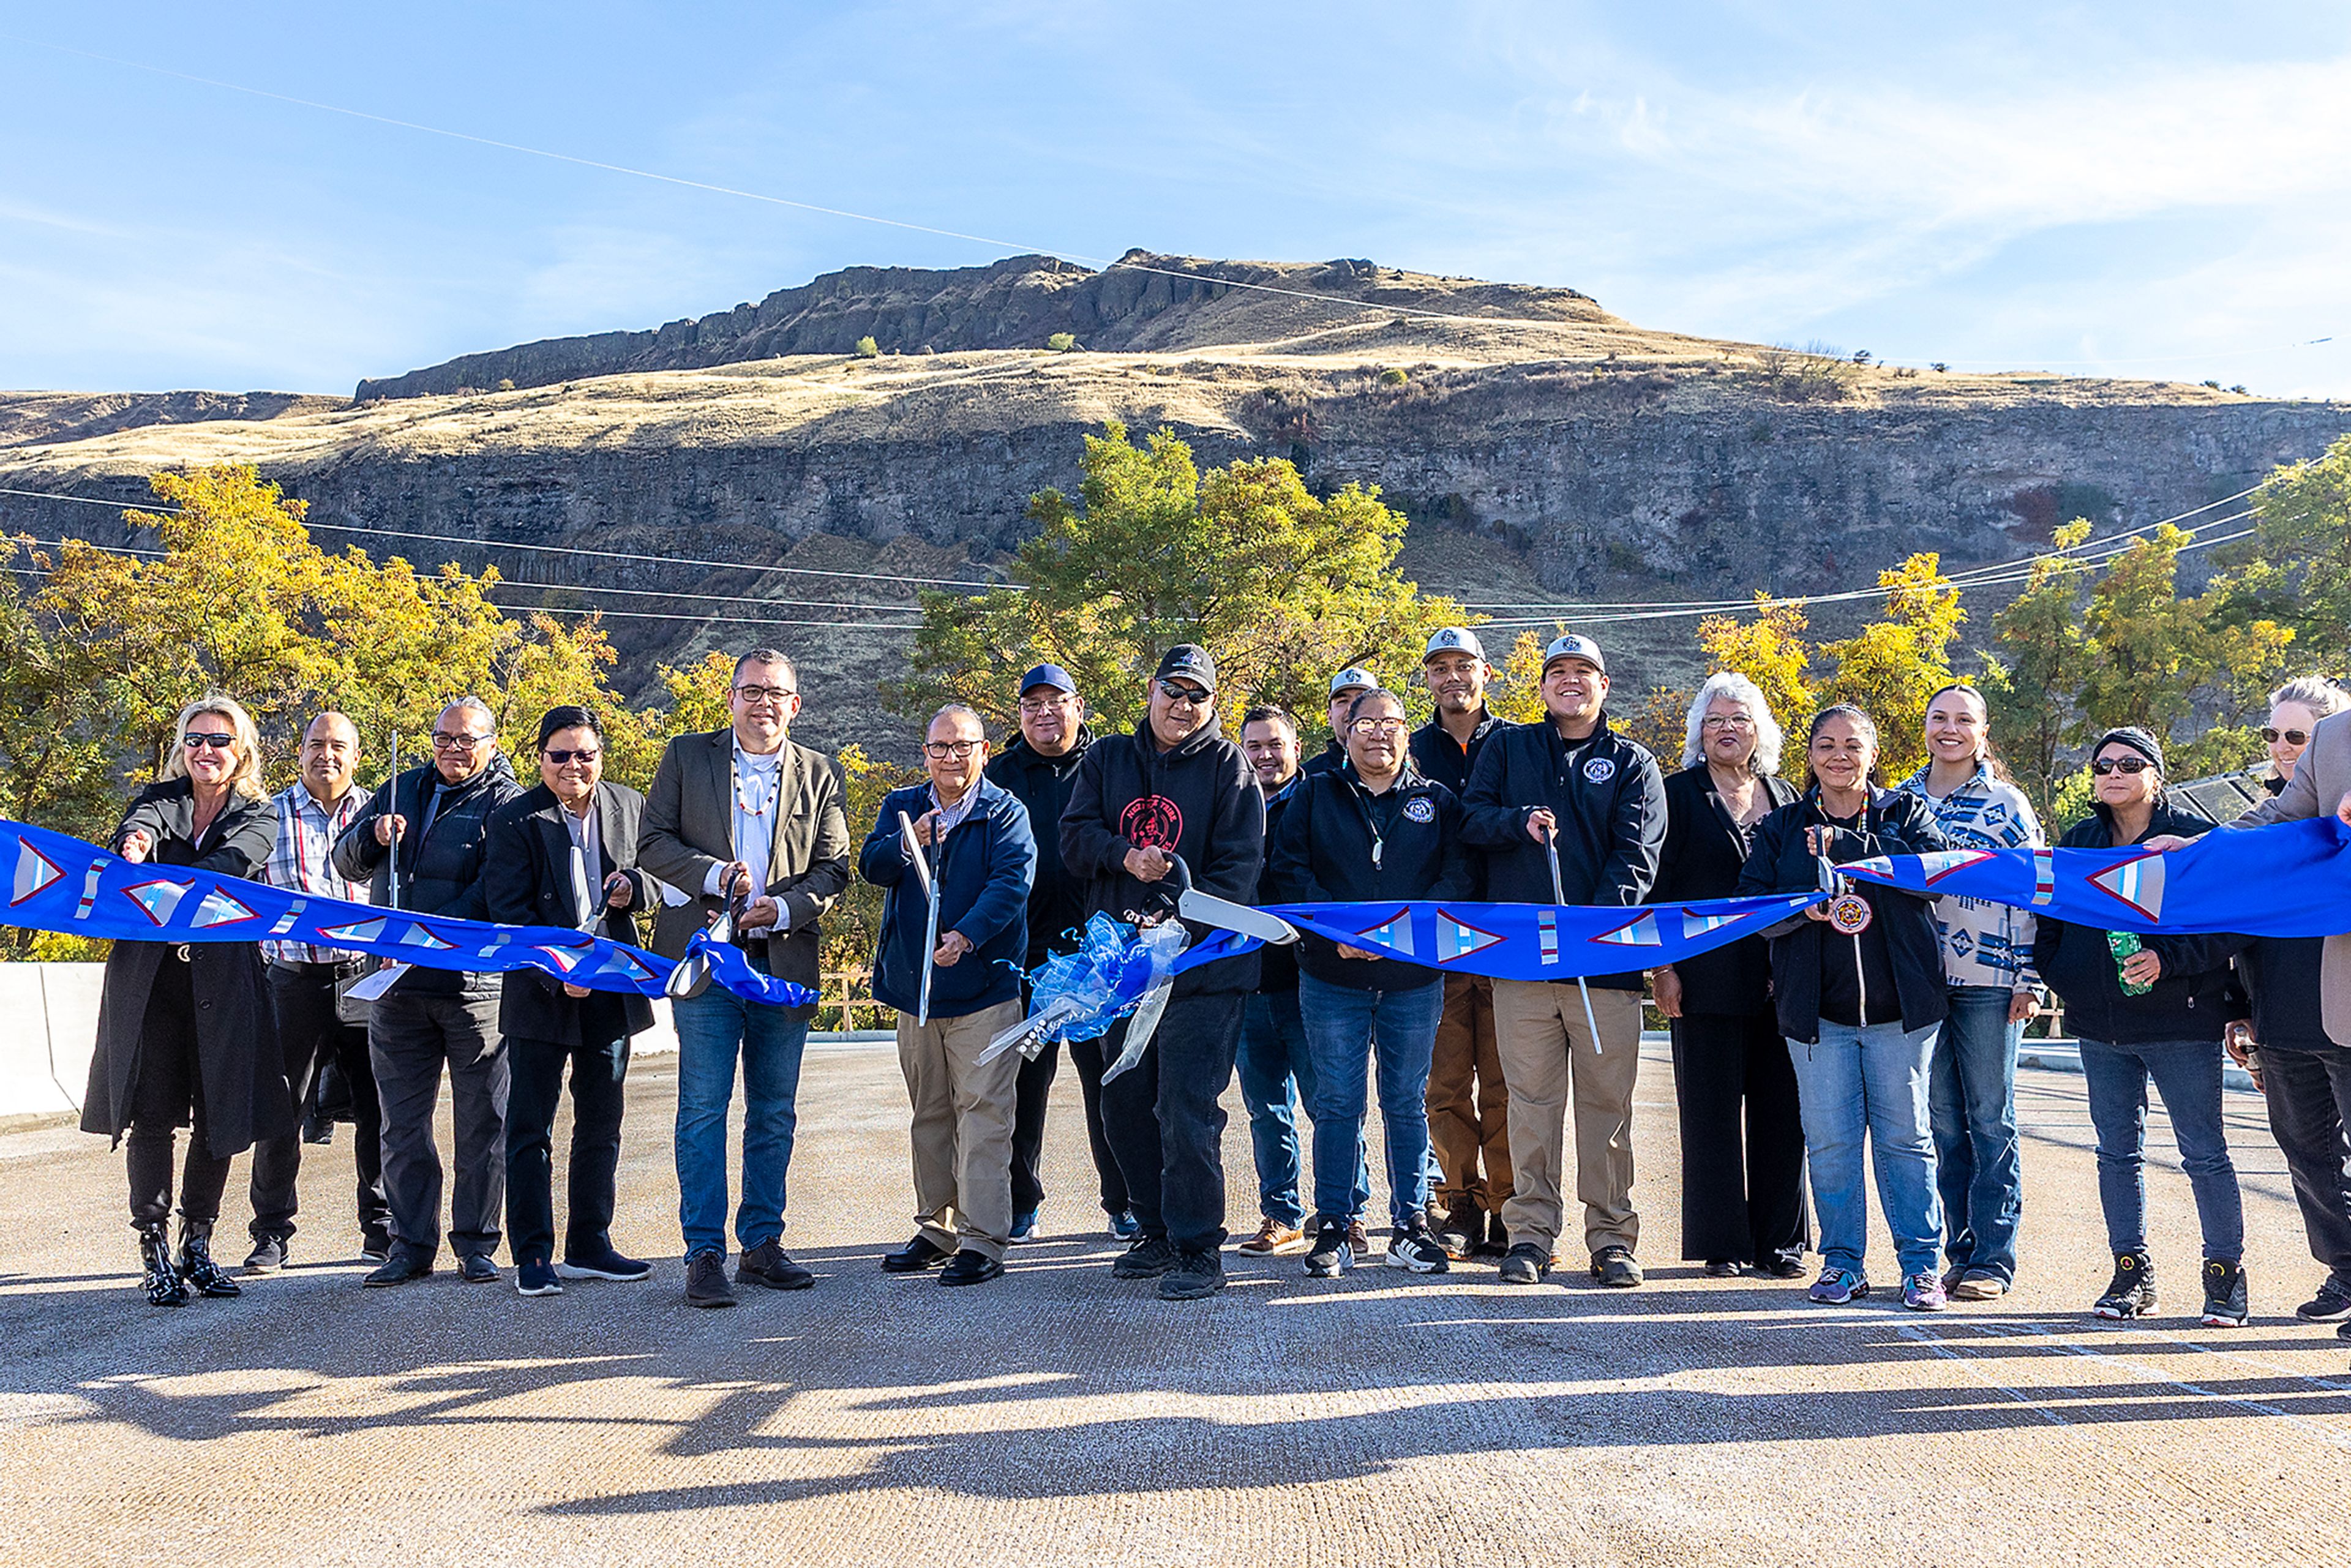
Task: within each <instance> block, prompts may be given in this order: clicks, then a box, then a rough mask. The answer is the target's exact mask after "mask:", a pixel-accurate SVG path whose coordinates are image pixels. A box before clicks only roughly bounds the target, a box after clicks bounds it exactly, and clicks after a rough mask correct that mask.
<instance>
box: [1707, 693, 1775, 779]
mask: <svg viewBox="0 0 2351 1568" xmlns="http://www.w3.org/2000/svg"><path fill="white" fill-rule="evenodd" d="M1717 697H1721V698H1723V699H1725V700H1727V701H1729V702H1735V703H1737V704H1738V705H1739V706H1740V707H1743V708H1745V709H1746V710H1747V716H1748V717H1749V718H1750V719H1753V720H1754V721H1755V754H1754V756H1752V757H1751V758H1749V759H1748V764H1747V765H1748V767H1750V768H1752V769H1753V770H1754V771H1756V772H1758V773H1777V772H1778V771H1780V740H1781V736H1780V721H1779V720H1778V719H1776V718H1773V717H1772V716H1771V704H1770V703H1769V702H1766V701H1765V700H1764V698H1763V688H1762V687H1761V686H1759V685H1756V684H1755V683H1754V682H1753V681H1750V680H1749V679H1748V678H1747V677H1746V676H1745V675H1742V674H1740V673H1739V672H1738V671H1736V670H1717V671H1716V672H1715V673H1714V674H1710V675H1708V677H1707V678H1706V685H1702V686H1700V687H1698V695H1697V696H1696V697H1694V698H1692V699H1691V701H1690V709H1689V731H1688V733H1687V735H1686V736H1685V737H1683V740H1682V766H1683V767H1685V768H1695V767H1697V766H1698V762H1699V760H1700V759H1701V758H1704V757H1705V756H1706V747H1704V746H1703V745H1702V744H1700V741H1699V736H1700V734H1701V732H1702V731H1703V729H1704V727H1705V724H1706V710H1707V709H1708V708H1709V707H1711V706H1714V700H1715V698H1717Z"/></svg>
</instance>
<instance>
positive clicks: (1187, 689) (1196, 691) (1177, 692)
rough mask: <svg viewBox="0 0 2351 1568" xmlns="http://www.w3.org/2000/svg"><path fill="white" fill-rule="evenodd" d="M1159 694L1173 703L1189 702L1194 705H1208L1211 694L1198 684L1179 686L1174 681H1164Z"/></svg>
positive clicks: (1161, 683)
mask: <svg viewBox="0 0 2351 1568" xmlns="http://www.w3.org/2000/svg"><path fill="white" fill-rule="evenodd" d="M1159 694H1160V695H1162V696H1164V697H1165V698H1166V699H1167V700H1168V701H1169V702H1171V703H1189V704H1191V706H1194V707H1206V706H1208V700H1209V694H1208V693H1207V692H1204V691H1202V690H1201V689H1200V688H1199V687H1197V686H1179V685H1176V684H1175V682H1174V681H1162V682H1160V683H1159Z"/></svg>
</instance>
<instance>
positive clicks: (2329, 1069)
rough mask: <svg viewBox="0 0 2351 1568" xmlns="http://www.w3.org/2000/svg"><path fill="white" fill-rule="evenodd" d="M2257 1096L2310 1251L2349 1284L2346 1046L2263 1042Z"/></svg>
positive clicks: (2350, 1097)
mask: <svg viewBox="0 0 2351 1568" xmlns="http://www.w3.org/2000/svg"><path fill="white" fill-rule="evenodd" d="M2262 1098H2263V1099H2265V1100H2267V1101H2268V1102H2269V1107H2270V1132H2271V1134H2272V1135H2273V1136H2274V1137H2275V1138H2276V1139H2277V1141H2278V1147H2279V1148H2280V1149H2281V1150H2283V1152H2284V1155H2285V1168H2286V1170H2287V1171H2288V1172H2289V1173H2291V1174H2292V1176H2294V1204H2295V1206H2296V1207H2299V1208H2300V1209H2301V1210H2302V1228H2303V1229H2304V1231H2306V1232H2307V1233H2308V1234H2309V1236H2310V1255H2311V1256H2312V1257H2313V1258H2315V1259H2317V1260H2319V1261H2320V1262H2321V1263H2324V1264H2325V1265H2326V1267H2327V1269H2328V1270H2331V1271H2332V1272H2333V1273H2334V1275H2335V1279H2336V1280H2337V1281H2340V1282H2341V1283H2342V1284H2343V1285H2345V1286H2346V1287H2351V1144H2346V1139H2345V1136H2344V1128H2345V1127H2346V1125H2351V1051H2346V1050H2345V1049H2343V1048H2342V1047H2341V1046H2329V1047H2326V1048H2325V1049H2323V1050H2317V1051H2295V1050H2292V1049H2290V1048H2287V1047H2283V1046H2271V1045H2265V1046H2263V1047H2262Z"/></svg>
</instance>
